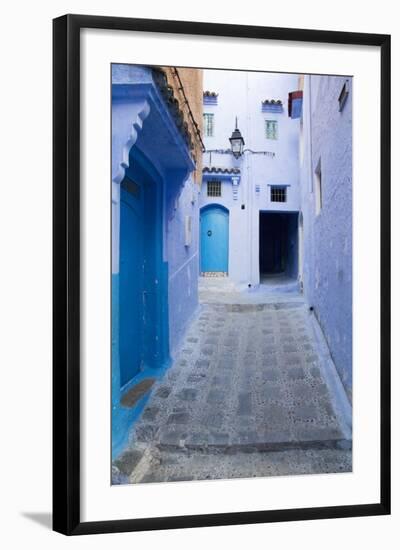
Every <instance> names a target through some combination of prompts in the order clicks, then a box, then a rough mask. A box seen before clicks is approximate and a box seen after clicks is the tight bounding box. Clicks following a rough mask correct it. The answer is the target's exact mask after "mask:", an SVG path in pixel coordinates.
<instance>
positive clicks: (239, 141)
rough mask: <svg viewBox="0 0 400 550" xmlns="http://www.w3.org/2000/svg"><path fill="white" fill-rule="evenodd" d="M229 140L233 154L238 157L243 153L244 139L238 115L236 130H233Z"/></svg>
mask: <svg viewBox="0 0 400 550" xmlns="http://www.w3.org/2000/svg"><path fill="white" fill-rule="evenodd" d="M229 141H230V142H231V149H232V154H233V156H234V157H235V158H236V159H238V158H239V157H240V156H241V155H242V154H243V146H244V139H243V136H242V134H241V133H240V130H239V129H238V123H237V117H236V123H235V130H234V131H233V132H232V135H231V137H230V138H229Z"/></svg>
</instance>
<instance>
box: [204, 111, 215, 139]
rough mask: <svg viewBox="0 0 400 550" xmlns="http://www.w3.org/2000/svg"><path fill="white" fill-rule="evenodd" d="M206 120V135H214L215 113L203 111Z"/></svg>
mask: <svg viewBox="0 0 400 550" xmlns="http://www.w3.org/2000/svg"><path fill="white" fill-rule="evenodd" d="M203 122H204V135H205V136H206V137H213V135H214V114H213V113H203Z"/></svg>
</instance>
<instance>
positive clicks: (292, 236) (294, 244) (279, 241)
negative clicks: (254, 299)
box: [260, 212, 298, 279]
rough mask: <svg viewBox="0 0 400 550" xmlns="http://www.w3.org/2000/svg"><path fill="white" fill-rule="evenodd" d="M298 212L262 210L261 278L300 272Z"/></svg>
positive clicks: (295, 275) (294, 274)
mask: <svg viewBox="0 0 400 550" xmlns="http://www.w3.org/2000/svg"><path fill="white" fill-rule="evenodd" d="M297 218H298V214H297V212H289V213H280V212H278V213H276V212H260V279H263V278H266V277H268V276H274V275H286V276H287V277H290V278H293V279H295V278H296V277H297V273H298V228H297Z"/></svg>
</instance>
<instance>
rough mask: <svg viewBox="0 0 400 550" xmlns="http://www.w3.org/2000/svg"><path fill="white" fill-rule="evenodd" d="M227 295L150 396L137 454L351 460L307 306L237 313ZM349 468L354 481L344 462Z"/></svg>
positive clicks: (256, 305)
mask: <svg viewBox="0 0 400 550" xmlns="http://www.w3.org/2000/svg"><path fill="white" fill-rule="evenodd" d="M225 294H229V295H230V296H231V299H230V300H229V301H228V303H223V302H221V301H220V299H218V300H214V299H213V296H212V295H211V297H210V295H208V296H209V302H203V303H202V304H201V307H200V311H199V314H198V316H197V318H196V319H195V320H194V321H193V323H192V325H191V327H190V328H189V330H188V332H187V334H186V337H185V341H184V342H183V344H182V348H181V351H180V353H179V354H178V356H177V357H176V359H175V361H174V362H173V365H172V366H171V368H170V369H169V370H168V372H167V373H166V375H165V376H164V378H163V379H162V380H160V381H158V382H156V383H155V384H154V386H153V388H152V392H151V396H150V399H149V401H148V404H147V406H146V408H145V410H144V412H143V414H142V416H141V418H140V419H139V421H138V422H137V423H136V426H135V429H134V432H133V434H132V435H133V439H132V440H133V442H134V444H133V448H134V446H135V445H139V446H140V445H144V444H145V445H147V446H151V447H152V448H153V450H154V453H155V454H157V453H161V456H163V454H162V453H167V455H169V454H171V453H177V454H179V456H182V455H185V456H186V455H187V453H189V454H190V453H192V455H191V456H192V459H191V460H194V458H193V456H194V455H193V453H196V452H198V453H199V454H202V455H204V454H206V455H214V456H218V455H220V456H225V457H227V456H230V455H233V454H241V455H242V454H243V453H246V455H249V453H255V454H260V456H262V457H264V460H267V459H266V458H265V457H266V456H267V455H269V453H271V452H273V453H278V454H279V452H281V451H282V452H286V453H292V455H293V456H297V455H296V453H301V452H302V453H305V454H303V455H302V456H303V457H305V458H306V457H307V456H308V457H311V456H314V455H312V454H307V453H311V452H312V451H313V450H314V451H317V450H319V451H318V452H324V453H325V454H326V453H328V452H331V453H334V452H339V454H338V455H334V454H333V455H332V456H339V455H340V456H342V455H343V452H345V451H344V450H346V452H349V449H351V440H349V438H348V436H347V437H346V434H345V433H344V431H343V429H342V427H341V426H342V424H341V422H340V418H339V417H338V416H337V411H335V407H334V406H333V402H332V400H331V391H330V389H329V388H328V387H327V385H326V383H325V377H324V376H323V373H322V370H321V369H323V368H324V360H323V358H322V357H320V354H319V347H318V345H317V342H316V341H315V334H314V332H313V330H312V324H311V321H310V315H312V314H311V313H310V312H309V310H308V308H307V307H306V306H305V304H304V302H303V301H302V300H297V301H294V302H293V301H286V302H278V303H272V302H271V303H270V302H268V303H263V302H262V301H261V300H259V301H255V302H252V303H248V301H247V303H234V300H233V298H232V294H235V293H232V292H227V293H225ZM203 300H204V298H203ZM236 301H237V300H236ZM266 451H269V453H266ZM131 452H132V449H131ZM340 453H342V454H340ZM133 456H135V455H133ZM249 456H250V455H249ZM321 456H322V455H321ZM327 456H328V455H327ZM343 456H344V455H343ZM343 456H342V458H343ZM346 456H347V455H346ZM186 459H187V460H189V459H188V456H186ZM186 459H185V460H186ZM179 460H184V459H182V458H180V459H179ZM196 460H197V459H196ZM198 460H200V459H198ZM214 460H219V459H216V458H214ZM232 460H233V459H232ZM255 460H262V459H261V458H260V459H255ZM321 460H322V459H321ZM340 460H341V459H340ZM340 460H339V462H340ZM222 462H223V461H222ZM222 462H218V463H220V464H222ZM334 463H335V462H333V464H334ZM267 464H268V460H267V462H266V466H265V468H264V469H262V471H263V472H266V471H267V470H268V468H267ZM345 464H346V465H345V466H344V468H345V471H348V457H347V458H346V460H345ZM332 467H334V466H332ZM226 468H228V469H229V468H230V466H229V467H228V466H226ZM232 468H233V462H232ZM282 468H283V467H282ZM304 468H305V466H304ZM304 468H303V469H304ZM123 469H124V472H123V473H124V474H126V466H124V468H123ZM323 469H324V467H322V466H321V467H320V470H321V471H323ZM270 470H271V471H275V469H274V467H272V466H271V468H270ZM317 470H318V468H317ZM246 471H247V470H246ZM257 471H259V470H257ZM282 471H283V472H286V469H285V468H283V470H282ZM293 471H294V470H293ZM330 471H336V470H330ZM338 471H339V470H338ZM340 471H341V470H340ZM163 475H164V474H163ZM169 475H171V476H172V475H173V474H172V473H171V474H169V473H168V472H167V473H165V476H167V478H168V476H169ZM174 475H175V474H174ZM176 475H178V474H176ZM179 475H180V474H179ZM179 475H178V477H179ZM185 475H187V474H185ZM202 475H203V474H202ZM221 475H222V477H224V474H221ZM263 475H264V474H263ZM265 475H267V474H265ZM271 475H274V474H271ZM165 476H164V477H165ZM153 477H154V476H150V479H149V480H148V481H151V480H152V479H153ZM183 477H184V476H183ZM214 477H215V476H214ZM214 477H213V478H214ZM232 477H236V475H235V476H232ZM238 477H241V476H238ZM244 477H247V476H246V475H245V474H244ZM195 478H196V479H199V477H198V476H197V475H196V476H195ZM201 479H205V478H204V477H202V478H201ZM143 481H146V480H144V479H143Z"/></svg>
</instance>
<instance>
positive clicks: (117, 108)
mask: <svg viewBox="0 0 400 550" xmlns="http://www.w3.org/2000/svg"><path fill="white" fill-rule="evenodd" d="M112 72H113V86H112V92H113V100H112V171H113V172H112V174H113V178H112V272H113V275H112V454H113V457H115V456H116V455H117V454H119V453H120V452H121V450H122V449H123V448H124V446H125V445H126V444H127V442H128V438H129V434H130V428H131V427H132V424H133V423H134V421H135V419H136V418H138V417H139V416H140V414H141V412H142V410H143V408H144V406H145V403H146V401H147V399H148V397H149V394H147V395H145V396H144V397H143V398H142V399H141V400H140V401H139V402H138V403H137V404H136V405H135V406H134V407H132V408H124V407H123V406H122V405H121V396H122V395H123V394H124V392H126V391H128V390H129V389H130V388H131V387H132V386H133V385H134V384H136V383H138V382H139V381H141V380H143V379H144V378H147V377H156V378H157V377H160V376H162V375H163V374H164V372H165V370H166V368H168V366H169V365H170V362H171V355H173V353H174V350H175V349H176V347H177V346H178V343H179V342H180V341H181V339H182V337H183V335H184V333H185V331H186V328H187V325H188V322H189V320H190V319H191V317H192V316H193V314H194V312H195V310H196V307H197V304H198V300H197V277H198V201H197V192H196V186H195V185H194V184H193V181H192V176H191V172H192V171H193V169H194V162H193V159H192V156H191V153H190V151H189V149H188V144H187V142H186V141H185V139H184V136H183V135H182V134H181V132H180V130H179V128H178V126H177V124H176V121H175V119H174V118H173V115H172V114H171V112H170V110H169V109H168V106H167V105H166V103H165V99H164V96H163V94H162V93H161V91H160V89H159V87H158V86H157V85H156V83H155V81H154V78H153V73H152V70H151V69H149V68H146V67H140V66H131V65H113V71H112ZM129 190H130V191H131V193H130V192H129ZM138 193H139V194H140V198H138V196H137V194H138ZM135 194H136V196H135ZM132 212H134V215H132ZM188 217H190V218H191V220H192V236H193V238H192V240H191V241H190V239H188V235H187V232H186V233H185V231H184V228H185V223H186V224H187V218H188ZM121 262H123V263H122V267H121ZM182 289H185V291H184V292H182ZM139 325H140V326H139Z"/></svg>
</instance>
